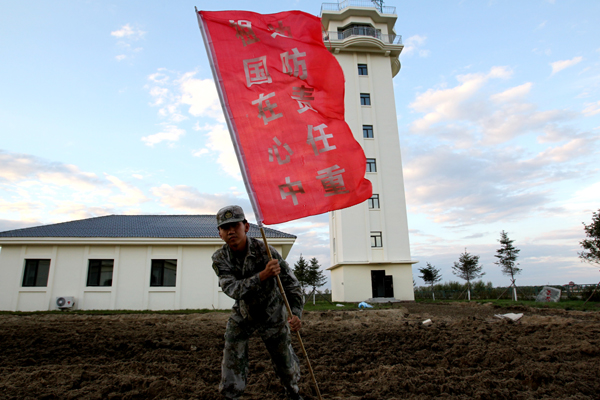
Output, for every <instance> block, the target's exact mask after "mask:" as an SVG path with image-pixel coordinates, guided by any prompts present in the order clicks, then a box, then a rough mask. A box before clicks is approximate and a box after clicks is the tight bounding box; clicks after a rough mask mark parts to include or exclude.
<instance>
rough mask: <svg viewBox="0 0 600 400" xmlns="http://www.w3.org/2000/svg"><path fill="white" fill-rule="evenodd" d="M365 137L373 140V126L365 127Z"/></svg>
mask: <svg viewBox="0 0 600 400" xmlns="http://www.w3.org/2000/svg"><path fill="white" fill-rule="evenodd" d="M363 137H364V138H367V139H373V125H363Z"/></svg>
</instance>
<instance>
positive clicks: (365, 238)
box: [321, 0, 417, 301]
mask: <svg viewBox="0 0 600 400" xmlns="http://www.w3.org/2000/svg"><path fill="white" fill-rule="evenodd" d="M396 18H397V17H396V10H395V7H379V6H377V7H376V6H375V4H374V2H373V3H371V2H368V1H360V0H346V1H344V2H340V3H339V4H338V3H325V4H323V6H322V8H321V19H322V23H323V26H324V27H325V29H326V31H327V32H326V34H325V45H326V46H327V47H328V48H329V49H330V50H331V52H332V53H333V54H334V55H335V57H336V58H337V60H338V62H339V63H340V65H341V67H342V70H343V71H344V77H345V79H346V97H345V107H346V122H347V123H348V125H350V128H351V129H352V132H353V133H354V137H355V138H356V140H357V141H358V142H359V143H361V145H362V147H363V149H364V151H365V155H366V157H367V174H366V175H367V179H369V180H370V181H371V183H372V184H373V197H372V198H371V199H370V200H369V201H368V202H367V203H363V204H359V205H356V206H354V207H350V208H347V209H343V210H338V211H334V212H332V213H330V218H329V221H330V242H331V243H330V244H331V264H332V266H331V267H330V268H328V269H329V270H330V271H331V289H332V294H333V300H334V301H363V300H366V299H369V298H395V299H397V300H414V294H413V277H412V264H414V263H416V262H417V261H413V260H411V257H410V247H409V238H408V223H407V217H406V202H405V198H404V179H403V175H402V160H401V154H400V141H399V137H398V121H397V118H396V104H395V100H394V89H393V83H392V78H393V77H394V76H395V75H396V74H397V73H398V72H399V71H400V61H399V59H398V57H399V55H400V52H401V51H402V49H403V45H402V41H401V37H400V36H398V35H396V33H395V31H394V24H395V22H396Z"/></svg>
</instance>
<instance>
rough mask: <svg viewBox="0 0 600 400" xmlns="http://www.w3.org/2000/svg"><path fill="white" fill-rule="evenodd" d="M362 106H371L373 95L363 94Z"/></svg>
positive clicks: (361, 95) (361, 96) (361, 97)
mask: <svg viewBox="0 0 600 400" xmlns="http://www.w3.org/2000/svg"><path fill="white" fill-rule="evenodd" d="M360 105H361V106H370V105H371V95H370V94H369V93H361V94H360Z"/></svg>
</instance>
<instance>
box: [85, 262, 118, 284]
mask: <svg viewBox="0 0 600 400" xmlns="http://www.w3.org/2000/svg"><path fill="white" fill-rule="evenodd" d="M114 265H115V260H89V264H88V279H87V285H88V286H112V279H113V268H114Z"/></svg>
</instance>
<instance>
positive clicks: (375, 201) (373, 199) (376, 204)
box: [367, 194, 379, 209]
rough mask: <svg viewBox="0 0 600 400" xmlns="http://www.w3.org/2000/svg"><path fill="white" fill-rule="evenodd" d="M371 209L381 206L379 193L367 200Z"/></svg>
mask: <svg viewBox="0 0 600 400" xmlns="http://www.w3.org/2000/svg"><path fill="white" fill-rule="evenodd" d="M367 203H368V204H369V208H370V209H378V208H379V195H378V194H374V195H373V196H371V198H370V199H368V200H367Z"/></svg>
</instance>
